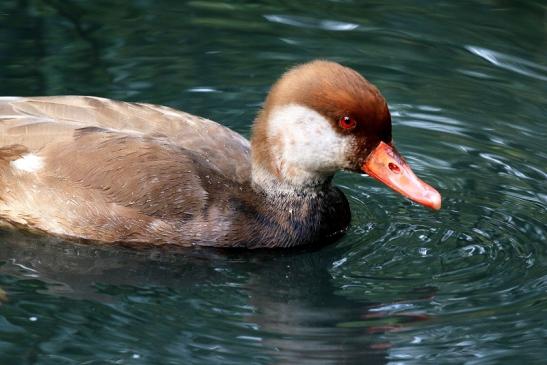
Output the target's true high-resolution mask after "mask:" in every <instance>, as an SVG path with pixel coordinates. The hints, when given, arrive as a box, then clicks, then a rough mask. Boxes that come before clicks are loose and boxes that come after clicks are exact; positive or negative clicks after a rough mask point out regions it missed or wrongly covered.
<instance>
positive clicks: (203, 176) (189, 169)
mask: <svg viewBox="0 0 547 365" xmlns="http://www.w3.org/2000/svg"><path fill="white" fill-rule="evenodd" d="M29 155H33V156H39V158H40V161H39V162H40V163H41V164H43V166H41V167H40V168H39V169H38V171H30V172H28V171H19V170H17V169H16V168H14V161H17V160H21V159H23V158H24V157H25V156H29ZM0 218H1V219H2V220H3V221H4V222H6V223H9V224H11V225H15V226H19V227H24V228H26V229H30V230H35V231H42V232H46V233H49V234H54V235H57V236H61V237H64V238H69V239H84V240H91V241H99V242H107V243H114V242H116V243H124V244H128V245H140V244H154V245H163V244H175V245H182V246H190V245H207V246H221V247H226V246H229V247H234V246H237V247H277V246H280V247H286V246H295V245H300V244H305V243H310V242H313V241H318V240H328V239H329V236H330V235H333V234H335V233H337V232H340V231H341V230H343V229H344V228H345V227H346V226H347V224H348V221H349V208H348V205H347V201H346V199H345V198H344V196H343V195H342V194H341V193H340V192H339V191H338V190H337V189H335V188H332V187H330V184H328V186H326V187H325V189H324V190H321V191H319V192H315V191H314V192H309V193H307V192H302V193H301V194H298V195H296V196H291V197H290V199H285V198H284V197H283V195H274V196H269V195H268V194H264V193H263V192H261V191H260V189H259V188H257V187H255V188H254V190H253V187H252V184H251V172H250V146H249V142H248V141H247V140H246V139H244V138H243V137H241V136H240V135H239V134H237V133H235V132H233V131H231V130H229V129H227V128H225V127H223V126H221V125H219V124H217V123H215V122H213V121H210V120H206V119H203V118H199V117H196V116H193V115H190V114H187V113H184V112H180V111H177V110H174V109H171V108H167V107H162V106H156V105H150V104H135V103H125V102H118V101H113V100H108V99H102V98H96V97H80V96H61V97H36V98H7V99H2V100H1V101H0Z"/></svg>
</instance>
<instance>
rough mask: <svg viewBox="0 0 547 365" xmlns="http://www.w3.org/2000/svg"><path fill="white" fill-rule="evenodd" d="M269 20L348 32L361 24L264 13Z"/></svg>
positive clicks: (299, 26)
mask: <svg viewBox="0 0 547 365" xmlns="http://www.w3.org/2000/svg"><path fill="white" fill-rule="evenodd" d="M264 18H266V19H267V20H268V21H270V22H272V23H279V24H285V25H290V26H293V27H298V28H310V29H323V30H330V31H335V32H347V31H351V30H354V29H357V28H358V27H359V24H355V23H348V22H341V21H336V20H326V19H314V18H310V17H304V16H295V15H280V14H267V15H264Z"/></svg>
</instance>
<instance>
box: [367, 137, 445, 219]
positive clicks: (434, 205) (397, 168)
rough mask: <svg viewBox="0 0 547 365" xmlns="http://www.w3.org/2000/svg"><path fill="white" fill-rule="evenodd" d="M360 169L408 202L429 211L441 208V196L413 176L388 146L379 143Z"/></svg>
mask: <svg viewBox="0 0 547 365" xmlns="http://www.w3.org/2000/svg"><path fill="white" fill-rule="evenodd" d="M361 168H362V169H363V171H364V172H365V173H367V174H368V175H369V176H370V177H373V178H375V179H376V180H378V181H380V182H382V183H384V184H386V185H387V186H388V187H390V188H391V189H393V190H395V191H396V192H398V193H400V194H402V195H404V196H406V197H407V198H409V199H410V200H413V201H415V202H416V203H418V204H421V205H423V206H426V207H428V208H431V209H435V210H439V209H440V208H441V194H439V192H438V191H437V190H435V189H434V188H432V187H431V186H429V185H428V184H426V183H425V182H423V181H422V180H420V179H419V178H418V177H417V176H416V175H414V173H413V172H412V170H411V169H410V166H409V165H408V164H407V163H406V161H405V160H404V159H403V158H402V157H401V155H399V152H397V150H396V149H395V148H394V147H392V146H390V145H389V144H387V143H384V142H380V144H379V145H378V146H377V147H376V148H375V149H374V150H373V151H372V152H371V153H370V155H369V156H368V158H367V160H366V161H365V163H364V164H363V166H362V167H361Z"/></svg>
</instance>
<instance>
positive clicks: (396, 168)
mask: <svg viewBox="0 0 547 365" xmlns="http://www.w3.org/2000/svg"><path fill="white" fill-rule="evenodd" d="M387 167H388V168H389V169H390V170H391V171H392V172H394V173H396V174H398V173H400V172H401V169H400V168H399V166H397V165H395V164H394V163H393V162H390V163H389V164H388V165H387Z"/></svg>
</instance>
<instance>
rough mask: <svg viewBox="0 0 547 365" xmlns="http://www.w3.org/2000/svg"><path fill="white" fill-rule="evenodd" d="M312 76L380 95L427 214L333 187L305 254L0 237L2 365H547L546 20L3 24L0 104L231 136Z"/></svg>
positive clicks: (477, 9) (142, 15) (117, 11)
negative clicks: (76, 109) (225, 131)
mask: <svg viewBox="0 0 547 365" xmlns="http://www.w3.org/2000/svg"><path fill="white" fill-rule="evenodd" d="M314 58H327V59H331V60H334V61H338V62H342V63H344V64H346V65H348V66H351V67H353V68H355V69H356V70H358V71H359V72H361V73H362V74H363V75H365V76H366V77H367V78H368V79H369V80H370V81H372V82H373V83H375V84H376V85H377V86H378V87H379V88H380V90H381V91H382V93H383V94H384V95H385V96H386V98H387V99H388V102H389V105H390V110H391V112H392V117H393V123H394V132H393V133H394V138H395V140H396V143H397V146H398V149H399V150H400V151H401V152H402V153H403V154H404V155H405V156H406V157H407V160H408V161H409V163H410V164H411V165H412V166H413V169H414V170H415V171H416V173H417V174H418V175H420V176H421V177H422V178H423V179H424V180H425V181H428V182H430V183H431V184H432V185H433V186H437V187H438V188H439V190H440V191H441V193H442V194H443V198H444V201H443V209H442V210H441V211H440V212H438V213H434V212H431V211H429V210H426V209H423V208H421V207H418V206H416V205H414V204H411V203H409V202H408V201H406V200H404V199H402V198H401V197H400V196H397V195H396V194H394V193H392V192H390V191H389V190H388V189H387V188H385V187H383V186H380V185H379V184H377V183H375V182H374V181H372V180H371V179H369V178H366V177H364V176H358V175H354V174H346V173H343V174H339V175H338V176H337V177H336V179H335V180H336V183H337V184H338V185H339V186H341V187H342V189H343V190H344V192H345V193H346V195H347V196H348V198H349V200H350V203H351V206H352V211H353V219H352V227H351V229H350V231H349V232H348V234H347V235H346V236H345V237H344V238H343V239H342V240H340V241H339V242H338V243H336V244H334V245H330V246H327V247H322V248H319V249H316V250H303V251H296V252H294V251H291V252H283V251H276V252H274V253H268V252H260V253H252V252H251V253H249V252H232V253H230V252H219V251H210V250H193V251H189V252H178V253H167V252H163V251H145V252H135V251H131V250H127V249H123V248H117V247H97V246H85V245H74V244H69V243H65V242H61V241H58V240H52V239H46V238H39V237H36V236H32V235H28V234H22V233H17V232H15V233H14V232H5V231H4V232H2V231H0V364H364V363H366V364H405V365H410V364H462V363H466V364H518V365H520V364H522V363H525V364H542V363H545V361H546V360H545V359H546V358H547V349H546V347H545V343H547V292H546V290H547V263H546V262H547V261H546V260H547V248H546V223H545V222H546V221H547V220H546V218H545V216H546V214H545V213H546V202H547V189H546V186H547V185H546V177H547V174H546V171H547V153H546V149H545V145H546V141H547V129H546V128H545V123H546V116H547V99H546V96H547V5H546V4H545V2H543V1H539V0H538V1H518V2H517V1H508V0H476V1H457V2H456V1H440V2H435V4H433V2H429V1H425V0H424V1H365V2H357V1H355V2H352V1H323V2H312V1H299V2H284V3H281V4H280V3H278V2H273V1H272V2H267V1H261V2H258V3H256V2H255V3H250V2H243V1H229V2H228V1H226V2H210V1H189V2H180V1H168V0H164V1H149V0H139V1H93V2H88V1H83V0H80V1H58V0H20V1H15V0H4V1H2V2H1V3H0V95H58V94H84V95H97V96H104V97H110V98H115V99H122V100H129V101H143V102H151V103H156V104H164V105H169V106H173V107H176V108H179V109H183V110H185V111H188V112H191V113H194V114H198V115H202V116H205V117H208V118H210V119H213V120H216V121H219V122H221V123H223V124H224V125H226V126H229V127H230V128H233V129H235V130H237V131H238V132H240V133H242V134H244V135H246V136H248V134H249V130H250V125H251V122H252V120H253V118H254V116H255V114H256V111H257V109H258V108H259V107H260V104H261V102H262V101H263V99H264V97H265V95H266V93H267V91H268V88H269V86H270V85H271V83H272V82H273V81H275V80H276V79H277V77H278V76H279V75H280V74H281V73H282V72H284V71H285V70H286V69H287V68H288V67H290V66H292V65H295V64H297V63H300V62H305V61H308V60H311V59H314Z"/></svg>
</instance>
